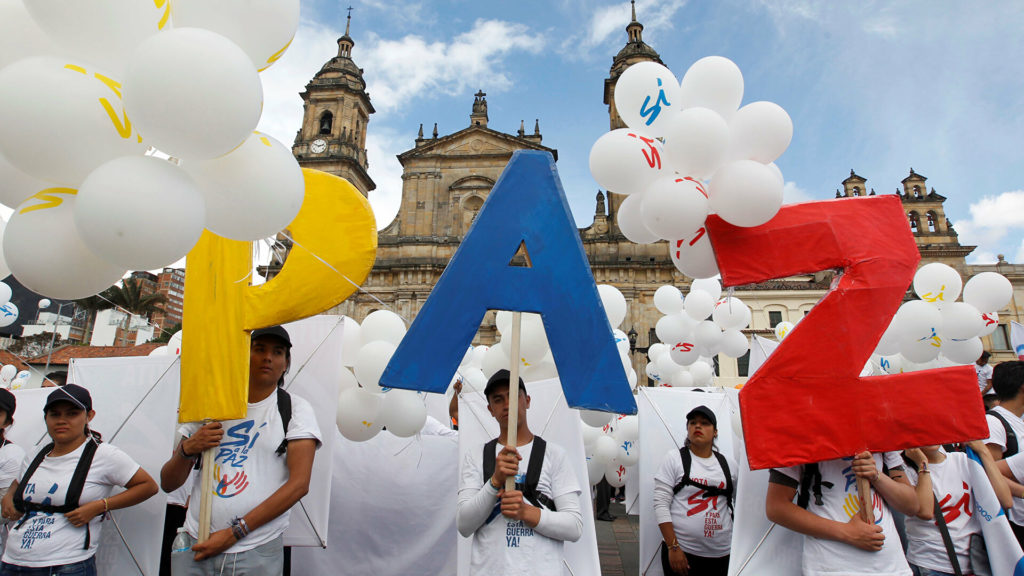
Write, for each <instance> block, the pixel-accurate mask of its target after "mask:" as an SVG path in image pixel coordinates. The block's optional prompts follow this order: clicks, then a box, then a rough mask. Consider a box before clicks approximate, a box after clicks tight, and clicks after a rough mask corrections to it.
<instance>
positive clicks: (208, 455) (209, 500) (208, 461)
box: [199, 447, 217, 542]
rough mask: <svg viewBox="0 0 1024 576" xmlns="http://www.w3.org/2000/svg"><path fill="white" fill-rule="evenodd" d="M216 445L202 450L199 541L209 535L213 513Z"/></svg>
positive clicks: (203, 540) (204, 540)
mask: <svg viewBox="0 0 1024 576" xmlns="http://www.w3.org/2000/svg"><path fill="white" fill-rule="evenodd" d="M216 450H217V448H216V447H213V448H210V449H208V450H204V451H203V474H202V478H201V480H202V491H201V492H200V493H199V494H200V496H199V541H200V542H206V540H207V539H208V538H209V537H210V523H211V518H212V515H213V479H214V476H213V461H214V458H216V456H217V454H216Z"/></svg>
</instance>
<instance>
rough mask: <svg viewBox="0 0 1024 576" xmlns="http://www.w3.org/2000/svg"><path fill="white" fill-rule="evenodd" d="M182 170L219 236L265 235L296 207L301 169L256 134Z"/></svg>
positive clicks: (279, 146) (270, 141) (292, 215)
mask: <svg viewBox="0 0 1024 576" xmlns="http://www.w3.org/2000/svg"><path fill="white" fill-rule="evenodd" d="M212 4H216V3H215V2H214V3H212ZM184 168H185V170H186V171H187V172H188V173H189V174H190V175H191V176H192V178H193V179H194V180H195V181H196V183H197V184H198V185H199V188H200V190H202V192H203V198H204V200H205V202H206V227H207V228H209V229H210V231H211V232H214V233H216V234H219V235H221V236H224V237H225V238H230V239H232V240H259V239H261V238H268V237H270V236H273V235H275V234H277V233H278V232H280V231H281V230H283V229H285V228H287V227H288V225H289V224H291V222H292V220H294V219H295V216H296V215H298V213H299V209H300V208H302V201H303V198H304V197H305V190H306V184H305V181H304V180H303V177H302V168H300V167H299V163H298V162H296V161H295V157H294V156H292V153H291V150H289V149H288V148H286V147H285V146H284V145H283V144H281V143H280V142H278V141H277V140H275V139H274V138H272V137H270V136H267V135H266V134H263V133H262V132H253V134H252V135H251V136H249V138H248V139H247V140H246V141H245V143H244V144H242V145H241V146H239V147H238V148H236V149H234V150H232V151H231V153H229V154H226V155H224V156H221V157H219V158H214V159H212V160H203V161H198V162H186V163H185V164H184ZM240 216H241V217H240Z"/></svg>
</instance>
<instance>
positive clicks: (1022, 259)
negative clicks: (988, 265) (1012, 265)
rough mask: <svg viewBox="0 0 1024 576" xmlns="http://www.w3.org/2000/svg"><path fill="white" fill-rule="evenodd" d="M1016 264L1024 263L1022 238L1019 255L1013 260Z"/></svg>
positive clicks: (1023, 240) (1023, 242)
mask: <svg viewBox="0 0 1024 576" xmlns="http://www.w3.org/2000/svg"><path fill="white" fill-rule="evenodd" d="M1013 261H1014V262H1024V238H1021V241H1020V246H1019V247H1018V248H1017V255H1016V256H1015V257H1014V259H1013Z"/></svg>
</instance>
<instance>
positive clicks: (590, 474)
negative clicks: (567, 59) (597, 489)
mask: <svg viewBox="0 0 1024 576" xmlns="http://www.w3.org/2000/svg"><path fill="white" fill-rule="evenodd" d="M604 469H605V465H604V463H603V462H599V461H598V460H597V458H596V457H595V456H594V454H593V453H588V454H587V479H588V480H589V481H590V485H591V486H593V485H594V484H597V483H598V482H600V481H601V479H602V478H604Z"/></svg>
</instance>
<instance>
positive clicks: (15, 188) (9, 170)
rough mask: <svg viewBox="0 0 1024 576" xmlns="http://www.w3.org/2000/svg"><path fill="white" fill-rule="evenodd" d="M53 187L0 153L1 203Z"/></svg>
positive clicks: (10, 204) (18, 200) (13, 205)
mask: <svg viewBox="0 0 1024 576" xmlns="http://www.w3.org/2000/svg"><path fill="white" fill-rule="evenodd" d="M2 1H5V0H0V2H2ZM52 187H53V184H52V183H50V182H46V181H45V180H40V179H39V178H34V177H32V176H29V175H28V174H25V173H24V172H22V171H21V170H19V169H18V168H16V167H15V166H14V165H13V164H11V163H10V162H8V161H7V158H5V157H4V155H3V154H0V204H3V205H4V206H8V207H10V208H17V207H18V204H21V203H22V202H24V201H25V199H26V198H28V197H29V196H32V195H33V194H35V193H36V192H39V191H40V190H45V189H47V188H52Z"/></svg>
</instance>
